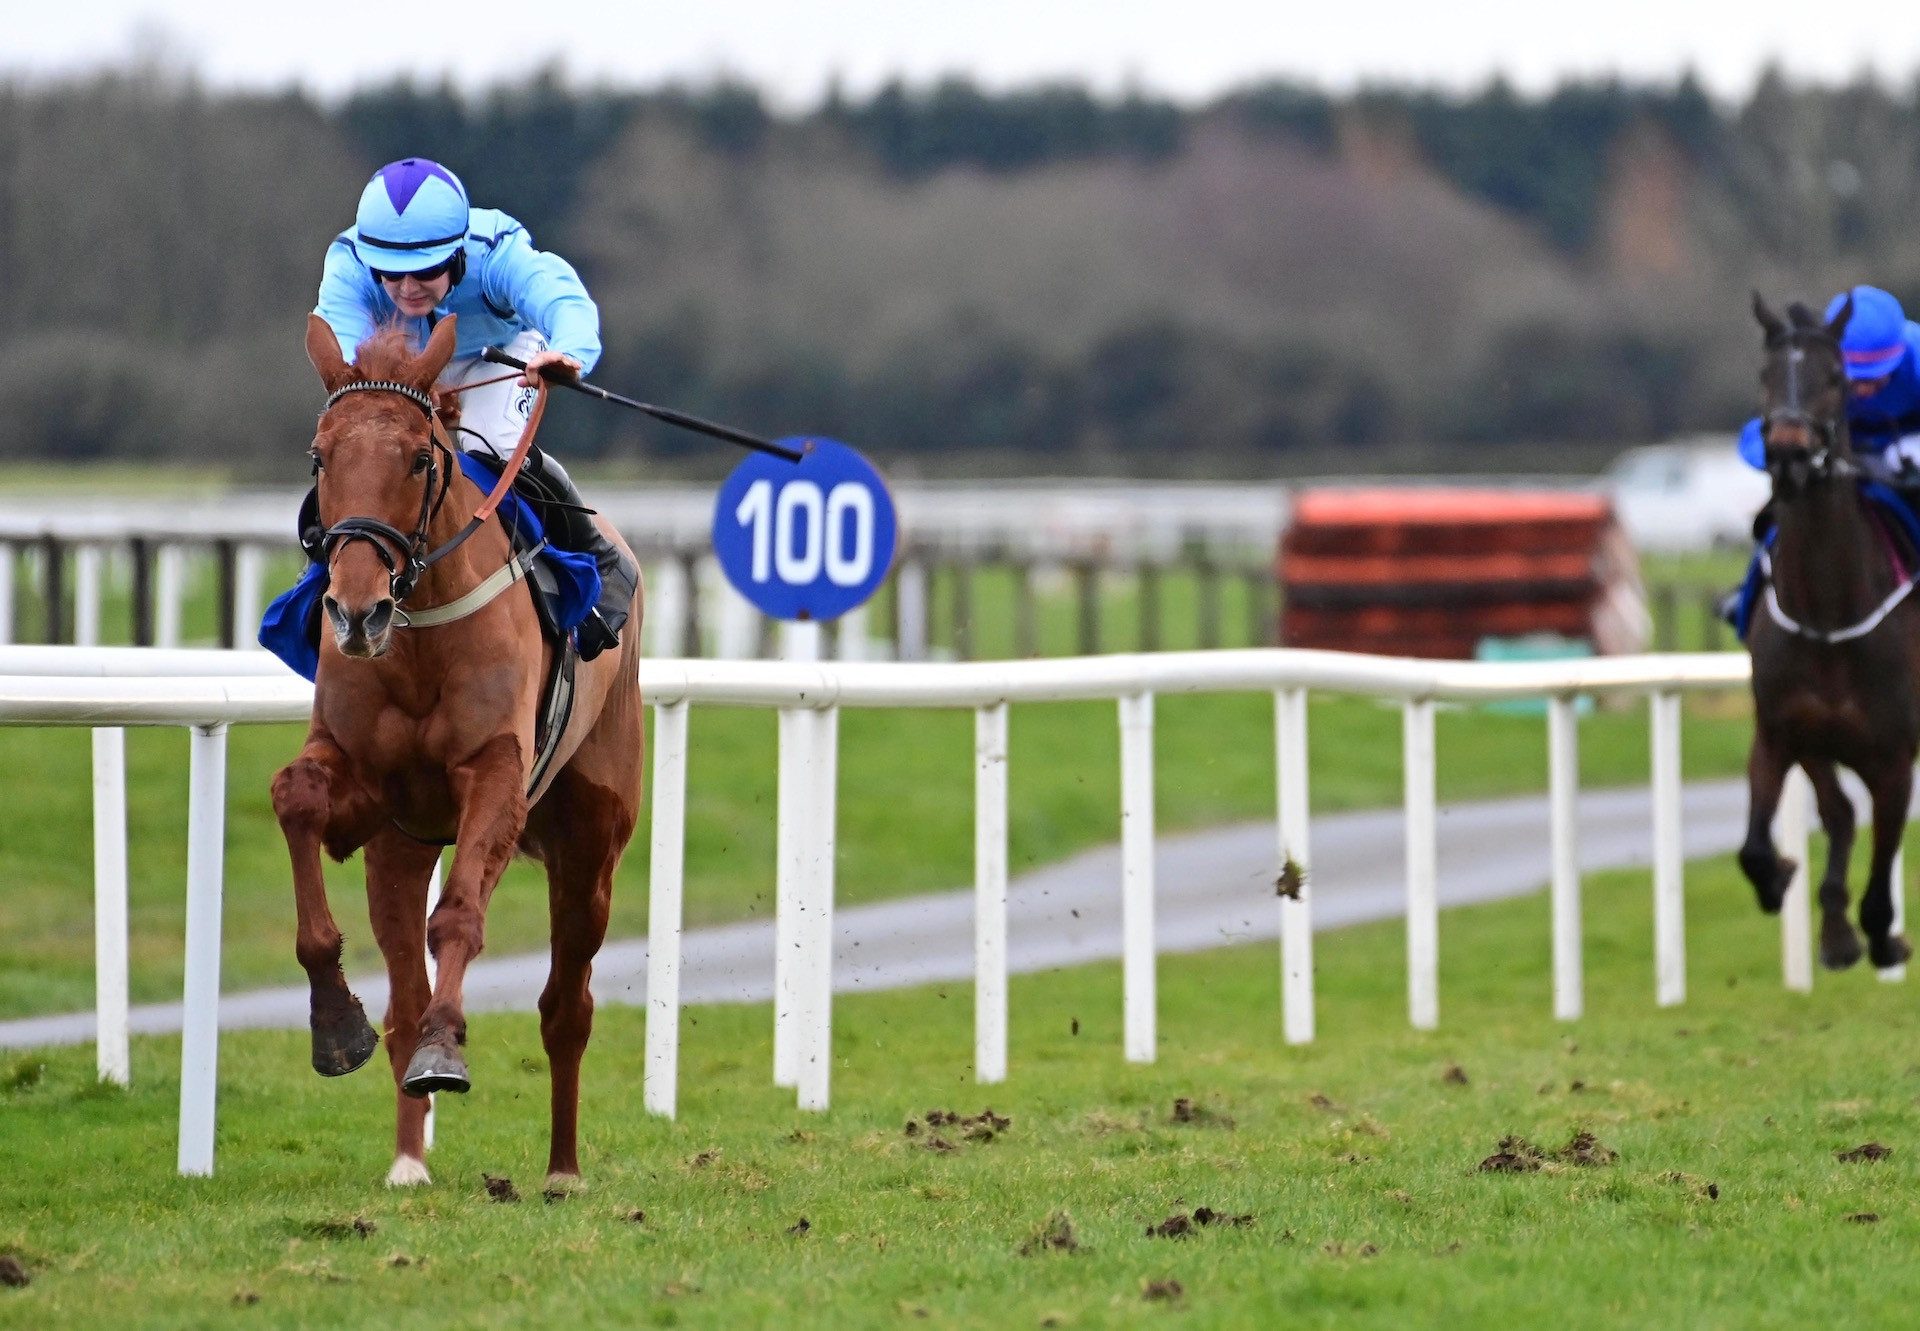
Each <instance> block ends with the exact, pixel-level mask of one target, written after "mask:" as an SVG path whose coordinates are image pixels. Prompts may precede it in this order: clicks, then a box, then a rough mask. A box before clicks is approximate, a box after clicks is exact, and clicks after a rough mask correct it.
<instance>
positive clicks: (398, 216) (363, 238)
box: [353, 157, 468, 273]
mask: <svg viewBox="0 0 1920 1331" xmlns="http://www.w3.org/2000/svg"><path fill="white" fill-rule="evenodd" d="M467 215H468V204H467V188H466V186H464V185H462V184H461V183H460V178H459V177H458V176H456V175H454V174H453V172H451V171H449V170H447V168H446V167H444V166H441V165H440V164H439V163H438V162H430V161H428V160H427V159H426V158H424V157H406V158H402V159H401V160H400V161H398V162H388V163H387V164H386V165H385V166H383V167H381V168H380V169H379V170H378V171H376V172H374V173H373V179H372V180H369V181H368V182H367V187H366V189H364V190H362V191H361V192H360V208H359V210H358V211H357V212H356V213H355V214H354V219H353V243H354V248H355V249H356V250H358V251H359V254H360V261H361V262H362V263H364V264H366V266H367V267H369V268H375V269H378V270H380V271H381V272H387V273H412V272H418V271H419V270H420V269H422V268H431V267H433V266H434V265H435V264H437V263H439V262H440V261H441V260H443V259H445V258H447V257H448V256H450V255H451V254H452V253H453V252H454V251H455V250H457V249H459V248H460V246H461V244H462V243H464V242H465V240H466V238H467Z"/></svg>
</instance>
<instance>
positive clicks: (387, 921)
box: [366, 827, 440, 1187]
mask: <svg viewBox="0 0 1920 1331" xmlns="http://www.w3.org/2000/svg"><path fill="white" fill-rule="evenodd" d="M439 859H440V848H439V847H438V846H429V845H424V844H422V843H421V842H418V841H415V840H414V839H413V838H412V837H410V836H407V835H405V834H404V833H402V832H401V831H400V830H399V829H398V828H395V827H388V828H386V829H385V830H384V831H382V832H380V833H379V834H378V835H376V836H375V837H374V838H373V839H372V840H371V841H369V842H367V850H366V861H367V915H368V917H369V918H370V919H371V920H372V922H373V937H374V940H375V941H376V942H378V943H379V944H380V955H381V956H382V957H383V958H385V959H386V963H387V985H388V991H389V997H388V999H387V1018H386V1035H387V1061H388V1063H390V1064H391V1065H392V1067H393V1086H394V1092H393V1097H394V1101H395V1106H394V1134H393V1135H394V1148H393V1168H392V1169H390V1170H389V1171H388V1172H387V1185H388V1186H389V1187H409V1186H412V1185H414V1184H419V1183H426V1182H429V1181H430V1180H429V1178H428V1176H427V1165H426V1154H427V1152H426V1122H427V1101H426V1100H424V1099H422V1098H420V1097H417V1096H412V1095H408V1094H407V1093H406V1092H404V1091H402V1090H401V1089H400V1084H401V1082H402V1081H403V1080H404V1079H405V1077H406V1075H407V1064H408V1063H409V1062H411V1061H412V1059H413V1047H414V1045H415V1044H416V1043H417V1042H418V1041H419V1038H420V1016H421V1014H422V1013H424V1012H425V1011H426V1010H427V997H428V985H427V889H428V885H429V883H430V882H431V881H432V878H433V866H434V865H435V864H436V863H438V862H439Z"/></svg>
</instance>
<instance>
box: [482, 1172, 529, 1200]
mask: <svg viewBox="0 0 1920 1331" xmlns="http://www.w3.org/2000/svg"><path fill="white" fill-rule="evenodd" d="M480 1178H481V1181H482V1182H484V1183H485V1184H486V1185H487V1198H488V1200H489V1201H496V1202H517V1201H519V1200H520V1190H519V1189H518V1188H516V1187H514V1186H513V1180H512V1179H510V1178H504V1177H503V1178H495V1177H494V1176H493V1175H491V1174H482V1175H481V1176H480Z"/></svg>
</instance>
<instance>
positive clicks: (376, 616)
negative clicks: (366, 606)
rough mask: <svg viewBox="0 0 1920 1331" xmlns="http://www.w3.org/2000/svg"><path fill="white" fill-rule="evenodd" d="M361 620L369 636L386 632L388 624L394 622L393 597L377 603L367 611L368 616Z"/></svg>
mask: <svg viewBox="0 0 1920 1331" xmlns="http://www.w3.org/2000/svg"><path fill="white" fill-rule="evenodd" d="M361 622H362V624H363V625H364V627H365V628H366V631H367V636H368V637H369V638H372V637H377V636H378V635H380V634H382V633H384V632H386V630H387V626H388V625H390V624H392V623H393V598H392V597H388V598H387V599H386V600H384V601H381V602H380V603H379V604H377V605H375V606H374V607H373V609H371V610H369V611H367V617H366V618H365V619H364V620H363V621H361Z"/></svg>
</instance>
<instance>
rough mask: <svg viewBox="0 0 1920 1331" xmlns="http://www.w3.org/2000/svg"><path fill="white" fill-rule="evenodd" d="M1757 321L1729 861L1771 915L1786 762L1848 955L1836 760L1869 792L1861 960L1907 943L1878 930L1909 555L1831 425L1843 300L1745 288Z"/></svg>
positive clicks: (1906, 791) (1902, 765)
mask: <svg viewBox="0 0 1920 1331" xmlns="http://www.w3.org/2000/svg"><path fill="white" fill-rule="evenodd" d="M1753 309H1754V315H1755V317H1756V318H1758V319H1759V321H1760V326H1761V327H1762V328H1763V329H1765V330H1766V368H1765V369H1764V370H1763V371H1762V373H1761V385H1762V388H1763V390H1764V398H1765V415H1764V416H1763V418H1762V424H1763V427H1764V431H1765V438H1766V460H1767V472H1768V474H1769V475H1770V476H1771V477H1772V479H1773V499H1772V502H1771V507H1772V510H1773V516H1774V521H1775V523H1776V528H1775V529H1776V532H1777V535H1776V537H1775V540H1774V544H1773V549H1772V578H1771V585H1770V586H1769V587H1768V588H1766V589H1765V590H1764V592H1763V593H1762V597H1761V604H1760V606H1759V607H1757V608H1756V609H1755V610H1754V612H1753V624H1752V628H1751V629H1750V630H1749V632H1748V635H1747V646H1748V650H1749V651H1750V652H1751V653H1752V655H1753V702H1754V736H1753V749H1752V751H1751V753H1750V754H1749V756H1748V760H1747V780H1748V786H1749V792H1750V803H1749V806H1748V819H1747V836H1746V842H1745V844H1744V845H1743V846H1742V847H1741V850H1740V867H1741V869H1742V870H1744V871H1745V873H1746V875H1747V878H1748V880H1749V881H1751V882H1752V883H1753V887H1754V891H1755V892H1756V893H1758V895H1759V898H1760V908H1761V909H1762V910H1765V911H1768V912H1773V911H1778V910H1779V909H1780V905H1781V899H1782V897H1783V895H1784V893H1785V892H1786V889H1787V886H1788V884H1789V883H1790V882H1791V881H1792V878H1793V874H1794V871H1795V868H1796V866H1795V864H1794V863H1793V862H1792V861H1791V860H1787V859H1783V858H1782V857H1781V855H1780V854H1779V852H1778V851H1777V850H1776V849H1775V848H1774V844H1773V830H1772V828H1773V815H1774V811H1775V810H1776V809H1777V808H1778V806H1779V802H1780V788H1781V784H1782V782H1783V781H1784V780H1785V779H1786V774H1787V772H1788V771H1789V770H1790V769H1791V768H1792V767H1793V766H1794V765H1795V764H1798V765H1799V766H1800V768H1801V769H1802V770H1803V771H1805V772H1806V774H1807V776H1808V778H1809V779H1811V781H1812V782H1813V789H1814V795H1815V798H1816V800H1817V802H1818V806H1819V810H1820V822H1821V825H1822V826H1823V827H1824V828H1825V829H1826V833H1827V839H1828V850H1827V865H1826V872H1825V874H1824V875H1823V876H1822V878H1821V880H1820V919H1821V923H1820V958H1821V961H1822V962H1823V963H1825V964H1826V965H1827V966H1828V967H1830V968H1832V969H1835V970H1839V969H1843V968H1845V967H1848V966H1851V965H1853V964H1854V963H1855V962H1857V961H1859V960H1860V937H1859V935H1858V934H1856V933H1855V932H1854V930H1853V926H1852V925H1851V924H1849V923H1848V921H1847V860H1848V856H1849V854H1850V852H1851V851H1852V848H1853V834H1854V813H1853V805H1852V803H1851V801H1849V800H1848V798H1847V796H1846V794H1845V792H1844V791H1843V790H1842V789H1841V787H1840V782H1839V779H1838V776H1837V774H1836V772H1835V766H1836V764H1838V765H1841V766H1845V767H1848V768H1851V769H1852V770H1853V771H1854V772H1855V773H1857V774H1858V775H1859V777H1860V779H1861V780H1862V781H1864V782H1865V783H1866V786H1867V789H1868V790H1869V791H1870V792H1871V793H1872V796H1873V867H1872V869H1871V871H1870V873H1869V875H1868V878H1867V890H1866V893H1865V895H1863V896H1862V897H1861V899H1860V925H1861V927H1862V928H1863V929H1864V930H1865V931H1866V935H1867V952H1868V955H1869V956H1871V957H1872V959H1873V964H1874V965H1876V966H1882V967H1885V966H1894V965H1898V964H1899V963H1901V962H1903V961H1905V960H1906V959H1907V957H1908V956H1909V955H1910V953H1911V949H1910V948H1909V947H1908V946H1907V942H1906V940H1905V939H1904V938H1902V937H1900V936H1899V935H1897V934H1895V933H1894V932H1893V931H1892V926H1893V893H1892V874H1893V860H1894V855H1895V853H1896V852H1897V851H1898V850H1899V848H1900V837H1901V833H1902V832H1903V831H1904V829H1905V827H1906V822H1907V800H1908V796H1909V795H1910V793H1911V791H1912V786H1913V762H1914V754H1915V750H1916V747H1920V696H1916V682H1915V677H1914V671H1915V669H1916V666H1917V665H1920V598H1910V597H1907V596H1906V595H1905V587H1906V586H1907V585H1909V583H1910V574H1908V573H1907V571H1906V569H1905V568H1903V564H1910V561H1911V560H1912V558H1913V552H1912V551H1910V550H1908V551H1904V552H1903V551H1902V548H1901V546H1902V538H1901V537H1899V536H1898V535H1897V534H1896V533H1895V532H1894V530H1893V528H1892V526H1891V524H1889V523H1888V522H1887V521H1886V520H1885V519H1884V518H1882V517H1881V516H1879V515H1878V514H1876V513H1875V512H1874V511H1873V510H1872V509H1871V508H1870V506H1869V504H1868V501H1867V500H1866V499H1865V498H1864V497H1863V496H1862V494H1861V491H1860V482H1861V479H1862V472H1861V470H1860V466H1859V463H1858V462H1857V461H1856V460H1855V458H1854V454H1853V447H1852V443H1851V441H1850V438H1849V436H1848V432H1847V394H1848V383H1847V378H1846V372H1845V368H1844V365H1843V363H1842V360H1841V355H1840V335H1841V333H1842V332H1843V331H1844V330H1845V328H1846V325H1847V320H1848V319H1849V317H1851V315H1852V313H1853V304H1852V301H1851V300H1849V301H1848V302H1847V303H1846V305H1844V306H1843V307H1842V308H1841V309H1840V311H1839V313H1838V314H1837V315H1835V317H1834V319H1833V321H1832V322H1831V323H1825V324H1823V323H1821V322H1820V321H1819V320H1818V319H1817V318H1815V317H1814V315H1813V313H1812V312H1811V311H1809V310H1808V309H1807V308H1806V307H1805V306H1804V305H1800V304H1797V303H1796V304H1794V305H1792V306H1789V307H1788V311H1787V314H1788V318H1787V319H1784V320H1783V319H1781V318H1780V316H1779V315H1777V314H1775V313H1774V312H1773V311H1772V310H1771V309H1769V308H1768V307H1767V304H1766V302H1765V301H1763V300H1762V299H1761V298H1760V297H1759V295H1758V294H1756V295H1755V296H1754V298H1753Z"/></svg>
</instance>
